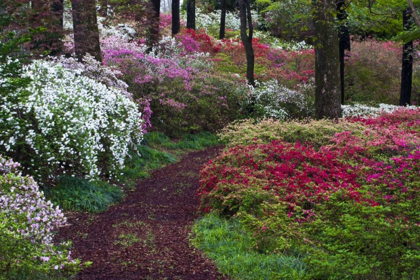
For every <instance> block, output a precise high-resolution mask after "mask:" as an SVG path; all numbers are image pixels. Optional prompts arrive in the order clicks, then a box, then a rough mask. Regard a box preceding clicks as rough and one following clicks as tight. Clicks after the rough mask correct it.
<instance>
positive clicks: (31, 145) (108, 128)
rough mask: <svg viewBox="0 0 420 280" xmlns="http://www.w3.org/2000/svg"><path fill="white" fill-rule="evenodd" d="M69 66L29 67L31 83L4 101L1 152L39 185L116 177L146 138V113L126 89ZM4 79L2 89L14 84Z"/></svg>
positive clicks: (25, 69)
mask: <svg viewBox="0 0 420 280" xmlns="http://www.w3.org/2000/svg"><path fill="white" fill-rule="evenodd" d="M64 66H65V63H64V64H63V63H60V62H58V61H56V62H54V61H43V60H38V61H34V62H33V63H31V64H29V65H27V66H24V67H23V73H22V74H21V76H22V77H27V78H30V79H31V80H32V81H31V83H30V84H29V85H27V86H25V87H23V88H20V89H17V90H15V91H12V92H9V93H8V94H7V95H3V96H2V99H1V100H0V110H1V111H2V114H1V115H0V116H1V117H2V119H1V120H0V128H1V129H0V151H1V152H3V153H6V155H8V156H10V157H12V158H13V159H15V160H17V161H19V162H21V163H22V165H23V166H24V168H25V172H26V173H29V174H31V175H33V176H34V177H35V179H37V180H38V182H48V181H55V180H56V178H57V176H59V175H63V174H66V175H72V176H77V177H82V178H85V179H89V180H91V179H96V178H99V177H106V178H110V179H112V178H113V177H115V175H116V173H117V172H118V171H119V170H122V169H123V168H124V161H125V158H126V156H127V154H128V150H129V148H130V145H131V144H135V143H137V144H139V143H140V141H141V139H142V131H141V123H142V120H141V113H140V112H139V111H138V108H137V105H136V103H134V102H133V101H131V100H130V99H129V98H128V97H127V96H126V93H125V92H124V91H122V90H121V89H118V88H116V87H113V86H107V85H105V84H103V83H100V82H98V81H96V80H94V79H92V78H89V77H86V76H84V75H83V73H84V72H86V69H81V68H78V67H74V69H71V68H65V67H64ZM5 68H6V67H4V66H2V65H0V74H1V73H2V71H3V69H5ZM0 77H4V78H3V79H2V80H1V84H2V86H7V85H8V84H10V83H11V82H12V80H11V78H8V77H7V76H5V75H0Z"/></svg>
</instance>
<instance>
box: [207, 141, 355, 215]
mask: <svg viewBox="0 0 420 280" xmlns="http://www.w3.org/2000/svg"><path fill="white" fill-rule="evenodd" d="M356 170H357V169H356V168H350V165H347V164H345V163H343V162H341V161H340V160H339V159H338V158H337V154H336V153H334V152H332V151H327V150H323V151H322V152H317V151H315V150H314V149H313V148H312V147H311V146H304V145H302V144H300V143H296V144H294V145H293V144H289V143H285V142H280V141H273V142H271V143H269V144H253V145H249V146H237V147H234V148H231V149H230V150H229V151H228V152H225V153H224V154H222V155H221V156H219V157H218V158H216V159H215V160H213V161H211V162H210V163H209V164H208V165H207V166H206V167H205V168H204V169H203V170H202V171H201V176H202V177H201V178H202V179H201V181H200V182H201V188H200V190H199V194H200V196H201V199H202V208H203V209H204V208H208V207H211V208H213V209H214V210H218V211H222V212H231V211H234V212H236V211H238V210H245V212H248V211H250V210H253V211H257V210H255V209H256V208H258V207H259V205H258V204H260V203H261V202H262V201H261V200H260V198H261V196H254V195H252V196H251V195H249V193H250V192H251V193H254V192H257V193H258V192H261V191H263V192H264V191H266V192H269V193H270V194H269V195H270V196H274V198H272V199H270V201H273V199H274V200H275V199H277V200H281V201H285V202H288V203H289V204H288V205H289V212H288V215H289V216H292V215H299V214H303V217H300V219H306V218H307V217H310V216H312V215H313V213H312V212H311V208H312V205H313V204H316V203H319V202H321V201H323V200H325V199H328V196H329V195H330V193H333V192H335V191H337V190H339V189H346V190H353V189H357V187H358V184H357V183H356V181H355V179H356ZM249 189H252V190H251V191H250V190H249ZM351 195H352V194H351ZM352 197H353V195H352ZM295 205H298V206H300V207H302V208H303V212H302V213H295V212H294V210H295V209H294V208H295V207H294V206H295Z"/></svg>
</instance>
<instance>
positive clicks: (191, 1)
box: [187, 0, 195, 30]
mask: <svg viewBox="0 0 420 280" xmlns="http://www.w3.org/2000/svg"><path fill="white" fill-rule="evenodd" d="M187 28H188V29H194V30H195V0H188V2H187Z"/></svg>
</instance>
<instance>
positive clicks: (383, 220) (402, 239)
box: [305, 186, 420, 279]
mask: <svg viewBox="0 0 420 280" xmlns="http://www.w3.org/2000/svg"><path fill="white" fill-rule="evenodd" d="M409 189H410V191H408V193H405V194H404V193H402V192H401V191H398V190H396V192H395V195H396V196H398V197H406V199H403V200H402V201H400V202H399V203H386V200H385V199H384V198H383V193H382V195H375V197H372V188H371V187H367V186H365V188H364V189H363V190H362V191H363V192H364V194H365V198H366V199H372V198H373V199H375V200H376V199H379V200H382V202H385V203H381V205H378V206H375V207H372V205H371V204H370V203H369V202H361V203H357V202H355V201H354V200H352V199H349V198H348V196H347V195H345V194H344V193H343V192H338V193H336V194H334V195H332V196H331V197H330V199H329V201H327V202H325V203H323V204H321V205H317V206H316V211H319V212H320V213H322V214H321V215H320V216H319V217H318V218H317V219H316V220H315V221H313V222H312V223H308V224H307V225H306V228H307V230H308V233H309V234H311V235H312V240H314V241H315V242H314V245H313V246H307V249H308V255H307V258H306V260H305V261H306V262H307V263H308V267H309V270H310V271H311V273H312V277H313V278H315V279H419V277H420V269H419V267H420V252H419V246H420V238H419V236H420V227H419V226H418V222H419V219H418V209H419V208H420V207H419V206H420V205H419V201H418V199H408V198H409V196H410V195H412V194H413V192H412V191H414V189H413V188H410V187H409ZM401 194H402V196H401ZM383 200H385V201H383Z"/></svg>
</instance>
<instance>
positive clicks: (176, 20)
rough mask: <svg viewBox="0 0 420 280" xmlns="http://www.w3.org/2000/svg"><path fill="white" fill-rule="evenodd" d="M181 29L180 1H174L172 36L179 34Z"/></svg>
mask: <svg viewBox="0 0 420 280" xmlns="http://www.w3.org/2000/svg"><path fill="white" fill-rule="evenodd" d="M180 28H181V24H180V22H179V0H172V36H174V35H175V34H177V33H178V32H179V30H180Z"/></svg>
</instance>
